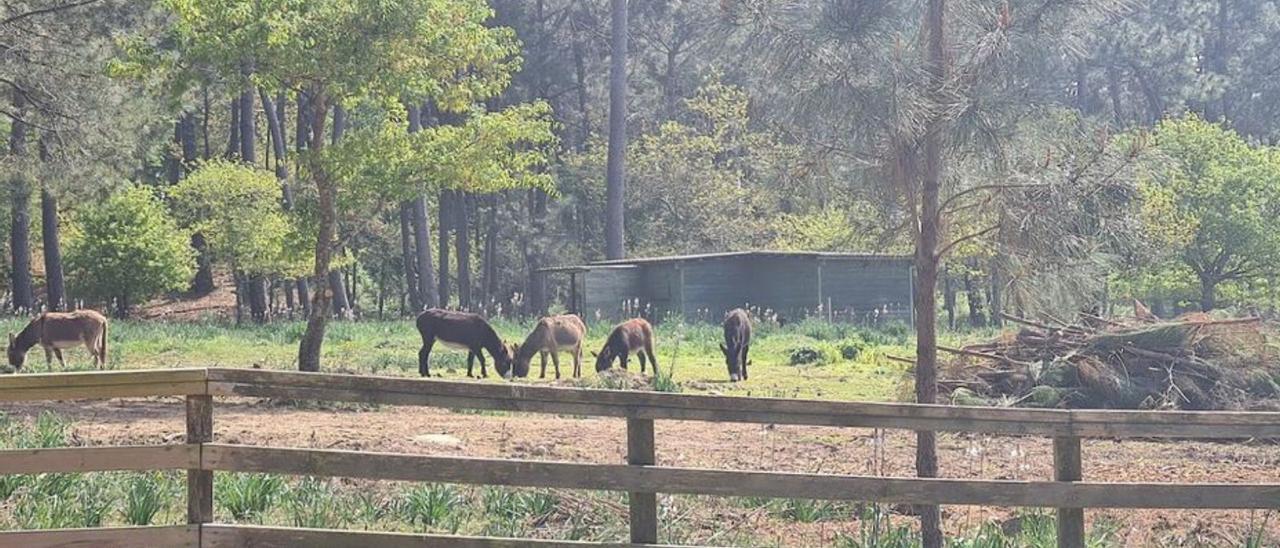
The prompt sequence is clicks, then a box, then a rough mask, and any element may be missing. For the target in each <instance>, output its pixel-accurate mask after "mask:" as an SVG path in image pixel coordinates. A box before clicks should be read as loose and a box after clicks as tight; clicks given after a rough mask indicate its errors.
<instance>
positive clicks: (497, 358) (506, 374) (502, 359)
mask: <svg viewBox="0 0 1280 548" xmlns="http://www.w3.org/2000/svg"><path fill="white" fill-rule="evenodd" d="M515 347H516V345H514V344H510V345H508V344H505V343H503V344H501V345H498V348H501V349H502V350H500V351H498V352H495V353H494V354H493V368H494V370H496V371H497V372H498V375H499V376H501V377H502V378H504V379H509V378H511V376H512V374H514V375H515V376H517V377H523V376H525V375H528V374H529V367H528V365H527V364H526V365H525V368H524V375H521V374H520V371H519V370H516V371H512V367H511V358H512V356H514V355H515V354H514V353H513V350H514V349H515Z"/></svg>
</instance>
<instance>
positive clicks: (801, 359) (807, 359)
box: [787, 345, 834, 365]
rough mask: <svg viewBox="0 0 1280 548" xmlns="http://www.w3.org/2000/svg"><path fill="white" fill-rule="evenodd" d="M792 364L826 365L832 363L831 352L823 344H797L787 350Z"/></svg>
mask: <svg viewBox="0 0 1280 548" xmlns="http://www.w3.org/2000/svg"><path fill="white" fill-rule="evenodd" d="M787 359H788V360H790V363H791V365H824V364H827V363H831V362H832V361H834V360H832V359H831V354H830V352H829V351H828V350H827V349H826V348H824V347H821V346H808V345H802V346H795V347H792V348H791V349H790V350H788V351H787Z"/></svg>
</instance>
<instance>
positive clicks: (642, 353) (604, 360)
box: [591, 318, 658, 375]
mask: <svg viewBox="0 0 1280 548" xmlns="http://www.w3.org/2000/svg"><path fill="white" fill-rule="evenodd" d="M632 352H635V354H636V356H639V357H640V372H641V373H644V367H645V357H646V356H647V357H648V358H649V363H652V364H653V374H654V375H657V374H658V359H657V358H655V357H654V356H653V326H651V325H649V322H647V321H645V320H644V319H643V318H635V319H632V320H627V321H625V322H622V323H620V324H618V325H617V327H614V328H613V331H612V332H610V333H609V338H608V339H606V340H605V341H604V348H602V349H600V352H599V353H595V352H592V353H591V355H592V356H595V357H596V372H597V373H599V372H603V371H604V370H606V369H609V368H610V367H613V360H614V358H618V359H620V360H621V361H622V368H623V369H626V368H627V361H628V359H629V358H630V356H631V353H632Z"/></svg>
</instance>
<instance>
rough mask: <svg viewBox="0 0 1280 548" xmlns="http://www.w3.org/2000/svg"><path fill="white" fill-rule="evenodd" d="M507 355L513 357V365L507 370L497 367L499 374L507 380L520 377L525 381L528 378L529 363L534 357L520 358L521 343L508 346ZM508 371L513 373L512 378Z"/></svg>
mask: <svg viewBox="0 0 1280 548" xmlns="http://www.w3.org/2000/svg"><path fill="white" fill-rule="evenodd" d="M507 353H508V354H510V356H511V365H510V366H508V367H506V368H503V366H501V365H497V366H495V367H497V368H498V374H499V375H502V376H503V377H505V378H514V377H519V378H522V379H523V378H525V377H528V376H529V361H530V359H531V358H532V356H524V357H522V356H520V343H511V344H509V345H507ZM507 371H510V372H511V374H510V376H508V375H507Z"/></svg>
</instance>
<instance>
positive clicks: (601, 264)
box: [538, 251, 911, 272]
mask: <svg viewBox="0 0 1280 548" xmlns="http://www.w3.org/2000/svg"><path fill="white" fill-rule="evenodd" d="M733 257H760V258H764V257H791V258H797V259H835V260H855V259H856V260H866V261H893V262H899V261H901V262H910V261H911V257H910V256H907V255H891V254H884V253H836V252H829V251H728V252H722V253H699V254H694V255H668V256H664V257H637V258H633V259H616V260H611V261H595V262H590V263H587V264H584V265H577V266H557V267H551V268H542V269H539V270H538V272H586V271H589V270H593V269H597V268H627V267H634V266H638V265H644V264H662V263H679V262H690V261H702V260H707V259H724V258H733Z"/></svg>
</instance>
